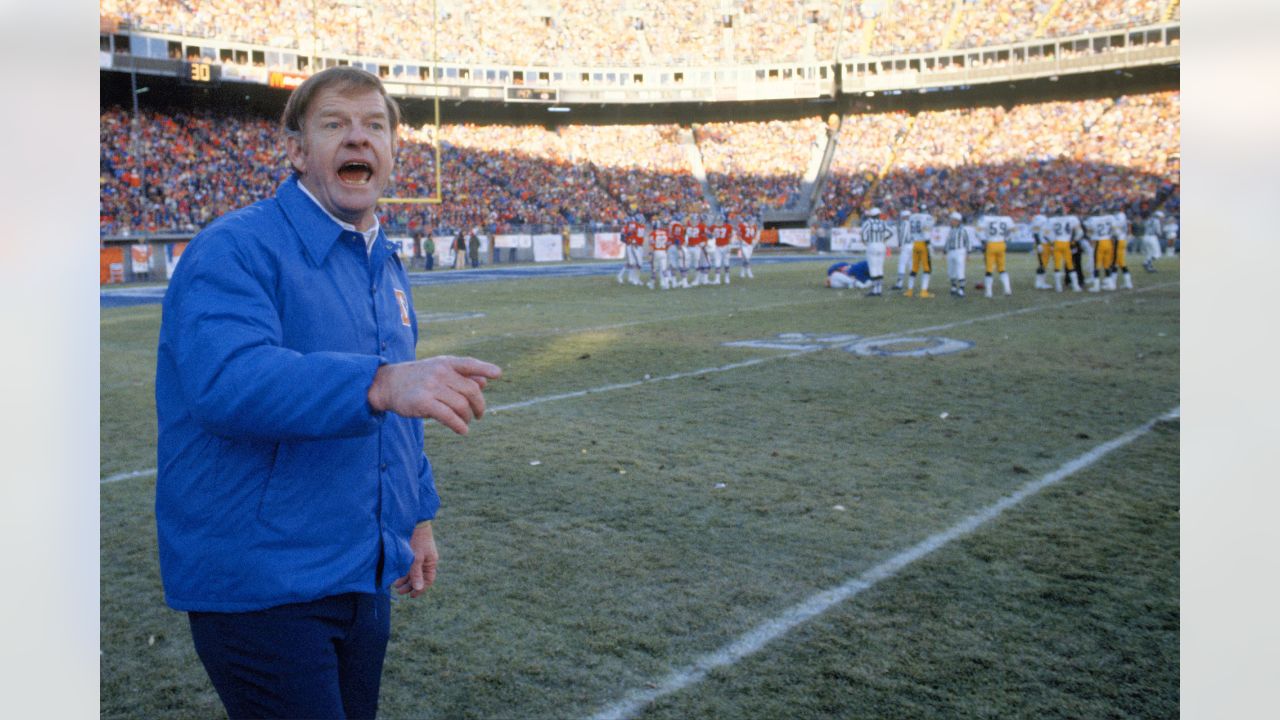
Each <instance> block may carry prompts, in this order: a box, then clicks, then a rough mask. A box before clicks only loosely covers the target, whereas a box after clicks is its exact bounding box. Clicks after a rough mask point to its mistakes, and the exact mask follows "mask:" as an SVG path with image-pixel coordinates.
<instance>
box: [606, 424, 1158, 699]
mask: <svg viewBox="0 0 1280 720" xmlns="http://www.w3.org/2000/svg"><path fill="white" fill-rule="evenodd" d="M1180 417H1181V412H1180V409H1179V408H1175V409H1174V410H1172V411H1170V412H1168V413H1166V414H1164V415H1162V416H1160V417H1157V418H1154V419H1152V420H1149V421H1148V422H1146V423H1145V424H1143V425H1142V426H1140V427H1137V428H1134V429H1133V430H1130V431H1129V432H1127V433H1125V434H1123V435H1121V436H1119V437H1117V438H1115V439H1113V440H1110V441H1108V442H1105V443H1103V444H1101V445H1099V446H1097V447H1095V448H1093V449H1092V450H1090V451H1089V452H1087V453H1085V454H1083V455H1081V456H1079V457H1077V458H1075V459H1073V460H1070V461H1068V462H1066V463H1065V464H1063V465H1062V466H1060V467H1059V468H1058V469H1057V470H1054V471H1053V472H1051V473H1049V474H1047V475H1045V476H1043V477H1041V478H1039V479H1038V480H1033V481H1031V482H1029V483H1027V484H1025V485H1023V486H1022V487H1020V488H1018V490H1017V491H1015V492H1014V493H1013V494H1011V495H1007V496H1005V497H1003V498H1001V499H1000V500H999V501H997V502H996V503H994V504H992V505H989V506H987V507H985V508H983V509H982V510H979V511H978V512H976V513H974V514H972V515H970V516H969V517H967V518H965V519H963V520H961V521H960V522H958V523H956V524H955V525H952V526H951V527H950V528H947V529H946V530H943V531H942V532H940V533H937V534H935V535H931V536H929V537H928V538H925V539H924V540H922V541H920V542H919V543H917V544H915V545H913V546H911V547H909V548H907V549H905V550H903V551H902V552H899V553H898V554H896V555H894V556H893V557H891V558H889V559H888V560H885V561H884V562H882V563H880V564H879V565H876V566H875V567H873V568H871V569H870V570H867V571H866V572H864V573H862V574H861V575H859V576H857V577H854V578H850V579H849V580H847V581H846V582H845V583H844V584H843V585H839V586H837V587H833V588H830V589H828V590H824V591H822V592H819V593H816V594H814V595H812V596H810V597H809V598H808V599H806V600H804V601H803V602H801V603H799V604H798V605H793V606H792V607H790V608H788V609H787V610H786V611H784V612H783V613H782V614H781V615H778V616H777V617H775V618H773V619H771V620H767V621H765V622H763V623H761V624H759V625H757V626H755V627H754V628H752V629H751V630H749V631H747V632H746V633H744V634H742V635H740V636H739V637H738V639H737V640H734V641H733V642H732V643H730V644H728V645H725V646H724V647H722V648H720V649H719V650H716V651H715V652H711V653H707V654H706V655H703V656H701V657H699V658H698V659H697V660H695V661H694V662H693V663H692V664H690V665H687V666H685V667H682V668H679V669H677V670H675V671H673V672H672V673H671V674H670V675H668V676H667V677H666V678H664V679H662V680H661V681H660V682H658V683H656V684H655V685H652V686H650V687H647V688H645V689H642V690H633V691H631V692H630V693H628V694H627V695H626V696H625V697H623V698H622V699H621V700H619V701H618V702H616V703H613V704H612V705H609V706H607V707H605V708H604V709H602V710H600V711H599V712H597V713H596V714H594V715H592V716H591V720H622V719H623V718H630V717H633V716H634V715H635V714H636V713H638V712H640V711H641V710H643V709H644V708H646V707H647V706H648V705H649V704H650V703H652V702H653V701H654V700H657V699H658V698H661V697H664V696H667V695H671V694H672V693H676V692H679V691H681V690H684V689H685V688H688V687H690V686H692V685H696V684H697V683H699V682H701V681H702V680H703V679H704V678H706V677H707V675H708V674H709V673H710V672H712V671H713V670H717V669H719V668H723V667H728V666H730V665H734V664H736V663H738V662H739V661H740V660H742V659H744V658H746V657H747V656H749V655H751V654H753V653H755V652H757V651H759V650H761V649H762V648H764V647H765V646H766V645H768V644H769V643H771V642H773V641H774V640H777V639H778V638H780V637H782V636H783V635H786V634H787V633H788V632H790V631H791V630H793V629H794V628H796V627H797V626H799V625H801V624H803V623H805V622H807V621H809V620H811V619H813V618H815V617H817V616H818V615H821V614H822V613H824V612H826V611H827V610H830V609H831V608H833V607H835V606H836V605H839V604H840V603H842V602H844V601H846V600H849V599H850V598H853V597H855V596H857V595H858V594H859V593H861V592H862V591H864V590H867V589H870V588H872V587H875V586H876V584H877V583H879V582H881V581H882V580H886V579H888V578H891V577H893V576H894V575H896V574H897V573H898V572H899V571H900V570H902V569H903V568H905V567H907V566H908V565H910V564H911V563H913V562H915V561H917V560H920V559H921V558H924V557H926V556H928V555H929V554H931V553H933V552H934V551H935V550H938V549H940V548H943V547H945V546H947V545H949V544H951V543H952V542H954V541H956V540H958V539H960V538H962V537H964V536H966V535H968V534H969V533H972V532H973V531H974V530H977V529H978V528H979V527H981V526H983V525H985V524H987V523H988V522H991V521H992V520H994V519H995V518H997V517H999V516H1000V515H1001V514H1003V513H1004V512H1005V511H1006V510H1008V509H1010V508H1012V507H1014V506H1016V505H1018V504H1019V503H1021V502H1022V501H1023V500H1026V499H1027V498H1029V497H1032V496H1033V495H1035V494H1037V493H1039V492H1040V491H1041V490H1043V489H1045V488H1047V487H1049V486H1050V485H1053V484H1055V483H1058V482H1060V481H1062V480H1063V479H1065V478H1067V477H1070V476H1071V475H1074V474H1075V473H1077V472H1079V471H1081V470H1083V469H1085V468H1087V467H1089V466H1090V465H1093V464H1094V463H1096V462H1097V461H1099V460H1101V459H1102V458H1103V457H1105V456H1106V455H1108V454H1110V453H1111V452H1113V451H1115V450H1118V449H1120V448H1122V447H1124V446H1125V445H1128V444H1129V443H1131V442H1133V441H1134V440H1137V439H1138V438H1140V437H1142V436H1143V435H1146V434H1147V433H1148V432H1150V431H1151V429H1152V428H1153V427H1155V425H1156V423H1157V422H1160V421H1161V420H1172V419H1176V418H1180Z"/></svg>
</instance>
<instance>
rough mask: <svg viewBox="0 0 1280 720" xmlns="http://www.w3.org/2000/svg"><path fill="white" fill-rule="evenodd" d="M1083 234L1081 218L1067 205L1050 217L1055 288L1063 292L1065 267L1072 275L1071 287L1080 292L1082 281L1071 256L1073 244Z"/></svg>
mask: <svg viewBox="0 0 1280 720" xmlns="http://www.w3.org/2000/svg"><path fill="white" fill-rule="evenodd" d="M1083 234H1084V232H1083V230H1081V228H1080V218H1077V217H1076V216H1075V215H1072V214H1071V213H1070V212H1069V211H1068V210H1067V208H1065V207H1063V208H1061V209H1060V210H1059V211H1058V214H1057V215H1054V216H1053V217H1051V218H1049V237H1050V238H1052V239H1053V289H1054V290H1056V291H1058V292H1062V279H1063V274H1064V267H1065V273H1066V275H1069V276H1070V277H1071V289H1072V290H1074V291H1075V292H1080V281H1079V279H1078V276H1077V275H1076V272H1075V269H1076V266H1075V262H1074V260H1073V259H1072V257H1071V244H1072V243H1073V242H1075V241H1076V240H1079V239H1080V236H1081V235H1083Z"/></svg>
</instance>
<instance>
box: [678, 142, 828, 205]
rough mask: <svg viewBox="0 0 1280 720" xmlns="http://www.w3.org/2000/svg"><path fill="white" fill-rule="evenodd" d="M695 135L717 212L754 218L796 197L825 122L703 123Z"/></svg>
mask: <svg viewBox="0 0 1280 720" xmlns="http://www.w3.org/2000/svg"><path fill="white" fill-rule="evenodd" d="M696 134H697V137H698V149H699V150H701V151H702V163H703V166H704V167H705V168H706V172H707V181H708V182H709V183H710V184H711V188H712V191H713V192H714V194H715V196H716V199H717V200H718V201H719V204H720V208H721V210H722V211H723V212H725V213H726V214H728V215H732V216H735V217H759V215H760V211H761V209H762V208H764V207H768V206H782V205H786V204H788V202H790V201H793V200H795V199H796V195H797V194H798V192H799V190H800V184H801V180H802V176H803V174H804V172H805V169H806V167H807V166H808V163H809V158H810V155H811V154H812V152H811V151H812V147H813V145H814V143H815V142H816V141H817V140H819V139H820V140H821V141H822V142H824V143H825V141H826V140H825V139H826V123H824V122H823V121H822V120H821V119H820V118H807V119H803V120H792V121H783V120H772V121H768V122H750V123H734V122H727V123H705V124H703V125H701V126H699V127H698V128H697V129H696Z"/></svg>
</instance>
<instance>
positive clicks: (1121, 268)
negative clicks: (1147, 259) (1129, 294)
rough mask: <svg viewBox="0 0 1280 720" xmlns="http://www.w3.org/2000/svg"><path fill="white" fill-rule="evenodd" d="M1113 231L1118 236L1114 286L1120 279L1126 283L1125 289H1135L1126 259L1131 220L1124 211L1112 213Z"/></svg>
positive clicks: (1112, 272)
mask: <svg viewBox="0 0 1280 720" xmlns="http://www.w3.org/2000/svg"><path fill="white" fill-rule="evenodd" d="M1111 218H1112V220H1113V222H1112V227H1111V229H1112V231H1113V232H1115V234H1116V259H1115V262H1114V263H1113V265H1114V267H1113V268H1112V270H1111V278H1112V284H1113V285H1114V284H1115V279H1116V278H1117V277H1119V278H1120V281H1121V282H1122V283H1124V289H1126V290H1132V289H1133V276H1132V275H1130V274H1129V261H1128V259H1127V258H1126V253H1125V248H1127V247H1128V245H1129V218H1127V217H1125V214H1124V211H1123V210H1117V211H1115V212H1114V213H1112V215H1111Z"/></svg>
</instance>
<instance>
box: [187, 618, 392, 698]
mask: <svg viewBox="0 0 1280 720" xmlns="http://www.w3.org/2000/svg"><path fill="white" fill-rule="evenodd" d="M188 618H189V619H190V622H191V636H192V638H193V639H194V640H195V647H196V654H198V655H199V656H200V661H201V662H202V663H204V667H205V670H206V671H207V672H208V673H209V679H210V680H212V681H213V687H214V689H216V690H217V691H218V697H219V698H221V699H222V704H223V705H224V706H226V709H227V715H228V716H229V717H230V718H232V719H233V720H234V719H235V718H373V717H374V716H376V715H377V713H378V688H379V685H380V683H381V679H382V661H383V658H384V657H385V656H386V651H387V637H388V635H389V634H390V631H391V597H390V595H385V594H383V595H369V594H364V593H348V594H345V595H335V596H333V597H328V598H323V599H321V600H315V601H313V602H305V603H294V604H290V605H280V606H278V607H273V608H267V609H266V610H257V611H253V612H243V613H216V612H192V613H188Z"/></svg>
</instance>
